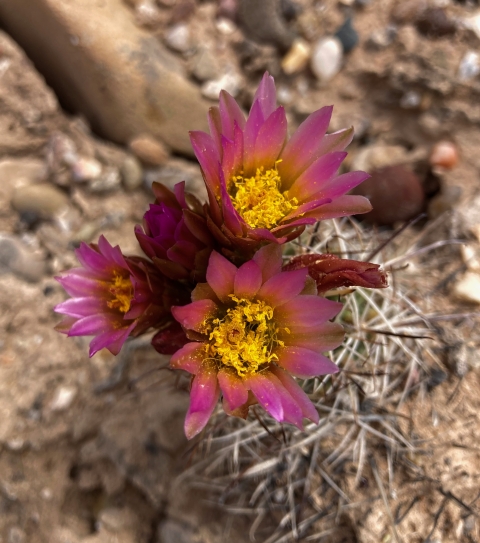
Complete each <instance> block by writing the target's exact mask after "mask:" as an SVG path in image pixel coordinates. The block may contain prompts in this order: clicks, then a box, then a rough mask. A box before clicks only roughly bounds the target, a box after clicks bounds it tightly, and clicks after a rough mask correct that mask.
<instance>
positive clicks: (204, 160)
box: [190, 73, 371, 250]
mask: <svg viewBox="0 0 480 543" xmlns="http://www.w3.org/2000/svg"><path fill="white" fill-rule="evenodd" d="M331 115H332V107H330V106H327V107H324V108H322V109H320V110H318V111H316V112H314V113H312V114H311V115H310V116H309V117H308V118H307V119H306V120H305V121H304V122H303V123H302V124H301V126H300V127H299V128H298V130H297V131H296V132H295V133H294V134H293V135H292V137H291V138H290V139H288V137H287V120H286V116H285V110H284V108H283V107H278V108H277V106H276V93H275V84H274V81H273V77H271V76H270V75H269V74H268V73H266V74H265V75H264V76H263V79H262V81H261V83H260V86H259V87H258V89H257V92H256V94H255V97H254V100H253V105H252V107H251V110H250V114H249V116H248V118H247V119H245V117H244V115H243V113H242V111H241V110H240V107H239V106H238V104H237V103H236V101H235V100H234V99H233V98H232V97H231V96H230V95H229V94H228V93H227V92H226V91H222V92H221V93H220V103H219V107H212V108H211V109H210V111H209V114H208V121H209V126H210V134H206V133H205V132H191V134H190V139H191V142H192V146H193V150H194V152H195V155H196V157H197V159H198V161H199V163H200V166H201V169H202V172H203V176H204V178H205V183H206V185H207V190H208V194H209V208H210V210H209V213H210V219H211V220H210V221H209V227H210V228H211V230H212V233H213V234H214V235H215V237H216V238H217V239H219V240H221V241H222V243H223V245H227V244H230V245H232V246H233V247H234V248H240V249H243V250H245V249H247V248H250V249H252V248H253V249H256V248H258V247H259V246H261V245H263V244H265V242H273V243H283V242H285V241H288V240H291V239H294V238H295V237H297V236H298V235H299V234H300V233H301V232H302V231H303V229H304V228H305V225H307V224H313V223H315V222H316V221H320V220H323V219H330V218H333V217H342V216H346V215H352V214H358V213H366V212H368V211H370V209H371V206H370V203H369V201H368V200H367V199H366V198H364V197H362V196H353V195H348V194H347V192H348V191H350V190H351V189H353V188H354V187H356V186H357V185H359V184H360V183H361V182H362V181H364V180H365V179H367V178H368V177H369V175H368V174H366V173H365V172H359V171H357V172H350V173H345V174H342V175H337V172H338V169H339V168H340V165H341V163H342V161H343V160H344V158H345V157H346V155H347V153H346V152H344V149H345V147H346V146H347V145H348V144H349V143H350V141H351V140H352V137H353V129H352V128H350V129H346V130H341V131H339V132H335V133H333V134H328V135H327V134H326V132H327V128H328V125H329V123H330V117H331Z"/></svg>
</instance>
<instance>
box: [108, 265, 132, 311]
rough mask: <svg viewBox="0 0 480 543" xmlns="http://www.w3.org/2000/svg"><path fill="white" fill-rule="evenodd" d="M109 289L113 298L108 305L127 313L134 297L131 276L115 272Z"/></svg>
mask: <svg viewBox="0 0 480 543" xmlns="http://www.w3.org/2000/svg"><path fill="white" fill-rule="evenodd" d="M108 290H109V292H110V294H112V300H110V301H108V302H107V305H108V307H110V308H111V309H118V310H119V311H120V312H121V313H126V312H127V311H128V310H129V309H130V304H131V302H132V298H133V285H132V282H131V281H130V278H129V277H123V276H122V275H120V274H118V273H115V275H114V278H113V281H112V284H111V286H110V288H109V289H108Z"/></svg>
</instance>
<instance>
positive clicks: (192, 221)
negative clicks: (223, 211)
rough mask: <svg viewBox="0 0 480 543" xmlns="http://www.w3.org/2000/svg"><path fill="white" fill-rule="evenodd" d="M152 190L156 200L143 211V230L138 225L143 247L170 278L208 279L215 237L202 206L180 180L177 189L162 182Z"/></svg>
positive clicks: (137, 232) (137, 228) (138, 233)
mask: <svg viewBox="0 0 480 543" xmlns="http://www.w3.org/2000/svg"><path fill="white" fill-rule="evenodd" d="M153 190H154V193H155V196H156V201H155V204H152V205H150V209H149V210H148V211H147V212H146V213H145V215H144V220H143V230H142V227H141V226H137V227H136V229H135V234H136V236H137V239H138V242H139V243H140V246H141V248H142V250H143V251H144V253H145V254H146V255H147V256H148V257H150V258H151V259H152V261H153V262H154V263H155V265H156V266H157V268H158V269H159V270H160V271H161V272H162V273H163V274H165V275H166V276H167V277H169V278H170V279H174V280H179V279H191V280H196V281H198V280H205V270H206V268H207V262H208V257H209V256H210V253H211V252H212V248H213V237H212V235H211V234H210V231H209V229H208V228H207V224H206V219H205V217H204V216H203V209H202V206H201V205H200V203H199V202H198V201H197V200H196V198H195V197H194V196H193V195H192V194H189V193H185V182H181V183H177V184H176V185H175V187H174V192H172V191H171V190H170V189H168V188H167V187H165V186H164V185H161V184H160V183H154V184H153ZM187 198H188V203H187ZM188 204H190V205H188Z"/></svg>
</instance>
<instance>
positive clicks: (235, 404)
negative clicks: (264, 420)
mask: <svg viewBox="0 0 480 543" xmlns="http://www.w3.org/2000/svg"><path fill="white" fill-rule="evenodd" d="M218 384H219V385H220V389H221V391H222V394H223V399H224V400H225V402H226V404H227V406H228V409H229V411H235V409H238V408H239V407H241V406H242V405H244V404H245V403H246V402H247V401H248V390H247V388H246V387H245V385H244V384H243V381H242V380H241V379H240V377H238V376H237V375H235V374H233V373H232V372H229V371H226V370H224V369H222V370H220V371H219V372H218Z"/></svg>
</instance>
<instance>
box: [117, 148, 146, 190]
mask: <svg viewBox="0 0 480 543" xmlns="http://www.w3.org/2000/svg"><path fill="white" fill-rule="evenodd" d="M121 174H122V180H123V186H124V187H125V188H126V190H128V191H134V190H136V189H138V188H139V187H141V185H142V178H143V169H142V165H141V164H140V162H139V161H138V160H137V159H136V158H135V157H134V156H127V157H126V158H125V160H124V162H123V164H122V167H121Z"/></svg>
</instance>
